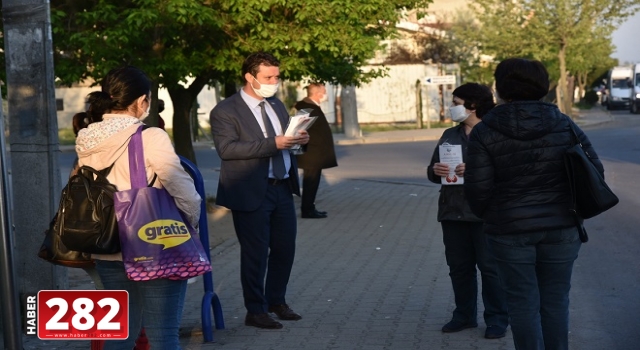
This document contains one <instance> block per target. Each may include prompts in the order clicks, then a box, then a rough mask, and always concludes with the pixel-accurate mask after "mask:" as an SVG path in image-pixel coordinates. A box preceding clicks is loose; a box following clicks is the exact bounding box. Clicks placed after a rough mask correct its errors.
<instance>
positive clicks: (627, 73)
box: [605, 66, 633, 110]
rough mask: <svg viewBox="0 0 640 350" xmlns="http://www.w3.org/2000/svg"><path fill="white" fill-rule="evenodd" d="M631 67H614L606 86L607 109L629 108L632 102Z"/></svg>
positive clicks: (608, 76)
mask: <svg viewBox="0 0 640 350" xmlns="http://www.w3.org/2000/svg"><path fill="white" fill-rule="evenodd" d="M632 73H633V70H632V68H631V67H622V66H619V67H613V68H612V69H611V70H610V71H609V74H608V75H607V79H606V80H605V84H606V86H607V87H606V94H607V97H606V103H605V104H606V106H607V109H609V110H611V109H616V108H627V107H629V102H630V101H631V91H632V89H631V87H630V86H629V85H630V81H631V76H632V75H633V74H632Z"/></svg>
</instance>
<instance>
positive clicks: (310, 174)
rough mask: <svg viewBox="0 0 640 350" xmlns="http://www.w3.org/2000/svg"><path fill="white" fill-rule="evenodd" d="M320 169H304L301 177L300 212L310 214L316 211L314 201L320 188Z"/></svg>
mask: <svg viewBox="0 0 640 350" xmlns="http://www.w3.org/2000/svg"><path fill="white" fill-rule="evenodd" d="M321 176H322V169H304V174H303V175H302V200H301V202H300V209H301V210H302V212H310V211H313V210H315V209H316V205H315V201H316V194H318V187H319V186H320V177H321Z"/></svg>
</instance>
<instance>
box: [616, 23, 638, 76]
mask: <svg viewBox="0 0 640 350" xmlns="http://www.w3.org/2000/svg"><path fill="white" fill-rule="evenodd" d="M639 34H640V12H638V13H636V14H635V16H633V17H629V18H628V19H627V20H626V21H625V22H624V23H622V24H621V25H620V27H618V29H617V30H616V31H614V32H613V35H612V39H613V45H615V46H616V51H615V52H614V53H613V54H612V55H611V57H613V58H617V59H618V61H619V62H620V64H625V63H640V45H638V35H639Z"/></svg>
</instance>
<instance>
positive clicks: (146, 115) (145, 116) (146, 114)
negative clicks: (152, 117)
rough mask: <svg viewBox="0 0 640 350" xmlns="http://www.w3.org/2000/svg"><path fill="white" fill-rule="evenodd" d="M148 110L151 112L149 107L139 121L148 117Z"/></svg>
mask: <svg viewBox="0 0 640 350" xmlns="http://www.w3.org/2000/svg"><path fill="white" fill-rule="evenodd" d="M149 110H151V106H149V108H147V110H146V111H144V112H143V113H142V116H141V117H140V118H139V119H140V120H145V119H146V118H147V117H148V116H149Z"/></svg>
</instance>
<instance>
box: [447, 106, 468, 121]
mask: <svg viewBox="0 0 640 350" xmlns="http://www.w3.org/2000/svg"><path fill="white" fill-rule="evenodd" d="M449 114H451V120H453V121H454V122H456V123H462V122H463V121H465V120H467V118H469V116H470V115H471V112H469V113H467V109H466V108H464V106H463V105H457V106H453V107H449Z"/></svg>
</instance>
